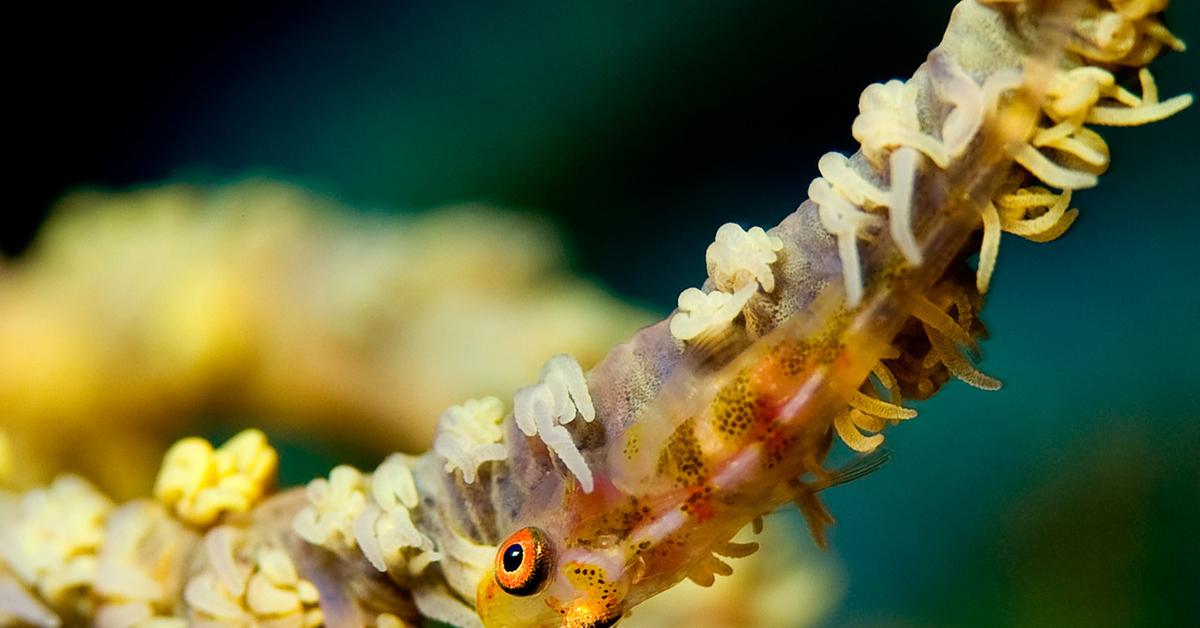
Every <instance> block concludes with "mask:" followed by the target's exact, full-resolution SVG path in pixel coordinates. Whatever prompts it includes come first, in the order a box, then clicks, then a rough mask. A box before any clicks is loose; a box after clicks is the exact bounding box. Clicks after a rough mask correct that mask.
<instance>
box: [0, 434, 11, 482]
mask: <svg viewBox="0 0 1200 628" xmlns="http://www.w3.org/2000/svg"><path fill="white" fill-rule="evenodd" d="M12 467H13V459H12V441H11V440H9V438H8V432H5V431H4V430H0V485H3V484H4V483H6V482H8V478H9V476H11V475H12Z"/></svg>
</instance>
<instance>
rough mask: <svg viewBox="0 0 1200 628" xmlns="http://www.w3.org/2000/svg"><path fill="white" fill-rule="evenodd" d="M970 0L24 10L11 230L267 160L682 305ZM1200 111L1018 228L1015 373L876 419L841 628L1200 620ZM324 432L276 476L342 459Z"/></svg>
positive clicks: (1010, 360)
mask: <svg viewBox="0 0 1200 628" xmlns="http://www.w3.org/2000/svg"><path fill="white" fill-rule="evenodd" d="M1176 4H1177V5H1178V6H1177V7H1173V9H1172V12H1171V13H1170V14H1169V17H1170V18H1171V20H1170V23H1171V25H1172V27H1173V28H1174V29H1175V31H1176V32H1177V33H1178V34H1179V35H1180V36H1182V37H1183V38H1184V39H1185V40H1190V41H1192V42H1193V43H1196V42H1200V11H1198V9H1197V5H1196V2H1194V1H1186V0H1180V1H1177V3H1176ZM949 5H950V3H948V2H890V1H884V0H873V1H859V2H841V3H820V4H819V5H818V3H812V2H791V3H782V2H695V3H682V2H651V3H646V2H640V3H632V2H622V3H615V2H614V3H586V4H585V3H566V2H529V3H520V4H515V5H510V6H505V7H503V8H502V7H501V6H500V5H499V4H498V3H497V4H492V3H486V4H485V3H466V2H439V3H428V4H414V3H387V2H367V3H356V4H353V5H352V6H341V7H336V8H335V7H334V6H333V5H332V4H324V3H282V2H280V3H250V4H245V5H242V4H232V3H228V4H224V3H216V4H206V5H203V7H201V5H193V6H190V7H188V6H187V5H185V16H184V17H179V16H176V15H175V14H174V13H171V14H168V13H167V12H166V11H164V10H161V9H158V10H147V9H141V8H139V9H133V8H128V7H126V8H119V9H116V8H108V7H105V8H103V9H86V10H84V11H86V13H79V12H77V11H78V10H69V9H62V10H59V9H55V10H54V11H53V13H49V12H47V13H38V12H37V10H36V9H32V10H31V11H33V12H34V13H33V14H30V15H28V16H22V17H20V18H18V19H15V20H14V24H15V25H17V26H19V27H20V28H22V29H23V30H25V31H26V32H27V34H32V35H35V37H34V39H35V40H36V41H37V43H36V44H35V45H33V46H32V47H31V48H29V49H26V50H23V51H22V54H21V55H17V56H12V55H10V57H9V60H8V61H7V62H6V64H7V65H8V66H9V70H10V71H9V72H8V75H9V77H10V79H9V87H10V89H9V93H10V94H11V95H10V96H9V99H10V100H11V102H10V106H11V107H13V111H12V113H11V118H10V119H11V120H12V128H11V129H10V131H11V143H10V146H9V148H10V150H11V151H12V153H13V154H14V155H16V156H17V157H18V161H19V162H20V163H19V164H18V165H17V166H15V167H14V172H13V175H14V178H13V179H11V180H10V186H13V187H15V188H17V191H16V198H15V200H14V205H13V206H10V207H16V208H19V211H17V212H13V213H11V214H10V216H9V217H7V218H6V219H5V220H6V223H5V225H4V226H5V229H4V230H3V232H2V233H0V244H2V245H3V247H4V250H6V251H8V252H9V253H14V252H17V251H19V250H21V248H22V247H23V246H24V245H25V243H26V242H27V241H28V238H29V237H30V235H31V234H32V233H33V229H34V227H35V225H36V224H37V223H38V221H39V220H40V219H41V216H42V214H43V212H44V210H45V208H46V207H48V206H49V205H50V203H51V202H52V200H53V199H54V198H55V197H57V196H58V195H60V194H62V193H64V192H65V191H67V190H69V189H70V188H72V187H75V186H78V185H84V184H86V185H96V184H99V185H108V186H122V185H128V184H134V183H143V182H148V181H158V180H163V179H169V178H180V177H182V178H189V179H207V180H228V179H232V178H238V177H241V176H245V175H247V174H268V175H273V176H279V177H283V178H286V179H290V180H293V181H297V182H301V183H303V184H305V185H308V186H310V187H313V188H315V189H317V190H320V191H322V192H325V193H328V194H332V195H334V196H336V197H338V198H340V199H342V200H344V201H346V202H347V203H349V204H352V205H354V206H357V207H363V208H367V209H372V210H374V209H378V210H379V211H393V210H397V209H399V210H403V211H419V210H421V209H424V208H428V207H432V206H437V205H441V204H445V203H449V202H454V201H461V200H484V201H488V202H493V203H496V204H500V205H504V206H509V207H517V208H525V209H528V210H530V211H535V212H539V213H542V214H544V215H546V216H548V217H550V218H551V219H552V220H554V221H555V222H557V223H558V224H559V225H560V226H561V227H562V228H563V229H564V231H565V233H566V235H567V237H568V238H569V240H570V242H571V244H572V246H573V251H574V257H573V264H574V265H575V268H576V270H578V271H579V272H582V273H585V274H588V275H591V276H593V277H596V278H598V279H599V280H600V281H602V282H603V283H604V284H606V285H607V286H609V287H611V288H612V289H613V290H614V291H615V292H616V293H617V294H618V295H621V296H622V297H625V298H628V299H633V300H636V301H639V302H642V303H645V304H648V305H650V306H652V307H656V308H658V309H660V310H661V311H663V312H665V311H667V310H668V309H669V308H670V307H671V306H672V305H673V301H674V298H675V296H676V295H677V294H678V292H679V291H680V290H681V289H682V288H684V287H687V286H689V285H695V284H698V283H699V282H700V281H702V279H703V277H704V264H703V251H704V248H705V246H706V245H707V244H708V242H709V241H711V238H712V234H713V233H714V231H715V229H716V227H717V226H718V225H720V224H721V223H722V222H725V221H729V220H735V221H741V222H743V223H745V224H760V225H764V226H766V225H770V224H774V223H775V222H777V221H778V220H779V219H781V218H782V217H783V216H785V215H786V214H787V213H788V212H789V211H791V209H792V208H793V207H794V206H795V205H796V204H798V203H799V202H800V201H801V200H803V199H804V198H805V190H806V188H807V185H808V182H809V181H810V180H811V179H812V177H813V176H815V174H816V171H815V164H816V160H817V158H818V157H819V156H820V154H821V153H823V152H824V151H826V150H830V149H836V150H842V151H850V150H852V149H853V147H854V145H853V141H852V139H851V137H850V134H849V128H850V122H851V120H852V119H853V117H854V115H855V113H856V111H857V108H856V104H857V98H858V93H859V92H860V91H861V89H862V88H863V87H864V86H865V85H866V84H867V83H869V82H873V81H878V80H883V79H887V78H893V77H897V76H907V75H908V74H909V73H911V72H912V70H913V69H914V68H915V67H916V66H917V65H918V64H919V63H920V62H921V60H922V59H923V58H924V55H925V52H926V51H927V50H928V49H929V48H932V47H933V46H934V45H936V43H937V41H938V39H939V37H940V33H941V30H942V29H943V27H944V24H945V18H946V15H947V11H948V7H949ZM144 20H148V24H147V23H146V22H144ZM1197 54H1200V53H1196V52H1193V53H1189V54H1187V55H1171V56H1169V57H1168V58H1165V59H1163V60H1161V61H1160V63H1159V64H1158V65H1156V74H1157V76H1158V78H1159V83H1160V86H1161V89H1162V92H1163V93H1164V95H1165V96H1170V95H1173V94H1175V93H1178V92H1180V91H1188V90H1191V91H1197V88H1198V87H1200V80H1197V78H1198V75H1200V72H1198V71H1197V68H1200V61H1198V59H1200V57H1197ZM1198 120H1200V113H1198V112H1197V110H1196V109H1195V107H1193V109H1192V110H1189V111H1187V112H1184V113H1183V114H1182V115H1180V116H1177V117H1176V118H1174V119H1172V120H1169V121H1167V122H1164V123H1160V124H1157V125H1154V126H1153V127H1149V128H1138V129H1118V130H1113V131H1110V132H1106V133H1105V137H1106V138H1108V139H1109V142H1110V146H1111V148H1112V152H1113V165H1112V169H1111V171H1110V173H1109V174H1108V175H1106V176H1105V177H1104V178H1103V179H1102V181H1101V185H1100V187H1099V188H1098V189H1095V190H1089V191H1085V192H1082V193H1079V194H1078V195H1077V196H1076V202H1075V204H1076V205H1077V206H1078V207H1080V208H1081V210H1082V214H1081V217H1080V219H1079V220H1078V221H1077V222H1076V224H1075V225H1074V226H1073V227H1072V228H1071V230H1070V232H1069V233H1068V234H1067V235H1066V236H1065V237H1063V238H1062V239H1061V240H1059V241H1057V242H1054V243H1052V244H1045V245H1034V244H1030V243H1027V242H1024V241H1021V240H1019V239H1016V238H1011V237H1006V238H1005V239H1004V241H1003V244H1002V247H1001V261H1000V264H999V270H998V273H997V275H996V278H995V280H994V282H993V286H992V291H991V294H990V295H989V299H988V306H987V308H986V309H985V311H984V318H985V321H986V322H987V324H988V326H989V328H990V331H991V334H992V338H991V339H990V340H989V341H988V342H987V343H986V344H985V352H986V358H985V360H984V362H983V367H984V369H985V370H986V371H988V372H989V373H991V374H994V375H996V376H998V377H1000V378H1001V379H1003V380H1004V382H1005V387H1004V389H1003V390H1001V391H1000V392H997V393H983V392H980V391H976V390H973V389H970V388H968V387H966V386H965V385H962V384H957V383H956V384H951V385H950V386H948V387H947V388H946V390H945V391H944V392H943V393H942V394H939V395H938V396H937V397H936V398H934V399H933V400H931V401H930V402H927V403H924V404H921V406H920V409H921V417H920V418H918V419H917V420H916V421H914V422H912V423H909V424H906V425H903V426H900V427H898V428H896V429H893V430H891V431H889V432H888V443H889V446H890V447H891V448H892V449H893V451H894V453H895V456H894V459H893V462H891V463H890V464H889V465H888V467H887V468H886V469H885V470H884V471H882V472H880V473H878V474H876V475H874V476H872V477H870V478H869V479H866V480H863V481H860V482H857V483H855V484H853V485H851V486H847V487H845V488H840V489H836V490H834V491H832V492H831V494H830V495H829V497H828V499H829V503H830V505H831V507H832V509H833V511H834V513H835V514H836V515H837V516H838V517H839V520H840V522H839V525H838V526H837V528H836V529H835V531H834V536H833V545H834V548H835V549H834V551H835V552H836V553H837V554H838V555H839V556H840V557H841V558H842V560H843V561H844V562H845V564H846V569H847V576H846V577H847V583H848V590H847V595H846V599H845V601H844V603H843V604H842V605H841V606H840V608H839V610H838V611H837V613H836V614H835V615H834V617H832V618H831V620H830V623H831V624H832V625H843V626H844V625H881V624H884V625H959V626H962V625H997V626H1002V625H1041V626H1061V625H1089V626H1095V625H1122V626H1130V625H1193V626H1194V625H1200V576H1198V574H1200V540H1198V533H1200V462H1198V450H1197V448H1198V446H1200V376H1198V375H1197V373H1196V370H1195V369H1196V365H1197V363H1198V362H1197V359H1198V356H1200V330H1198V325H1200V288H1198V285H1200V284H1198V280H1197V272H1196V269H1197V266H1198V264H1197V251H1200V245H1198V242H1200V207H1198V203H1197V196H1198V193H1200V168H1198V167H1197V160H1198V156H1197V147H1198V146H1200V132H1198ZM313 451H314V450H313V449H311V448H309V449H307V451H306V458H305V459H306V460H309V462H310V464H307V465H306V466H304V468H298V467H292V468H291V469H285V471H286V472H287V474H288V475H287V477H293V478H298V477H307V476H308V475H311V474H313V473H319V472H322V471H323V470H324V468H325V467H327V466H328V463H329V460H330V458H329V457H327V456H322V455H321V454H320V450H319V449H317V450H315V451H317V452H318V453H313ZM300 453H301V452H300V451H299V450H298V451H297V452H296V453H295V456H296V457H295V458H292V459H293V460H294V459H297V458H299V457H300ZM287 459H288V456H285V461H286V460H287ZM797 542H798V543H808V542H809V541H808V540H807V538H806V537H805V536H804V535H803V534H801V533H798V534H797Z"/></svg>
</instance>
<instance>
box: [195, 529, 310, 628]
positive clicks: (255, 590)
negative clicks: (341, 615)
mask: <svg viewBox="0 0 1200 628" xmlns="http://www.w3.org/2000/svg"><path fill="white" fill-rule="evenodd" d="M204 546H205V548H204V549H205V559H206V561H207V564H206V568H204V569H202V570H201V571H200V572H199V573H197V574H195V575H194V576H192V577H191V578H190V579H189V580H188V583H187V585H186V586H185V587H184V591H183V597H184V600H185V601H186V602H187V604H188V606H189V607H190V617H189V625H192V626H214V627H215V626H229V625H237V626H258V625H264V626H276V625H279V626H295V627H297V628H303V627H305V626H320V625H322V623H323V621H324V620H323V617H322V614H321V610H320V608H319V607H318V601H319V600H318V598H319V594H318V591H317V588H316V586H314V585H313V583H312V582H309V581H308V580H305V579H303V578H301V577H300V575H299V573H298V572H297V570H296V565H295V563H294V562H292V558H291V556H289V555H288V554H287V553H286V552H284V551H283V550H282V549H280V548H279V547H276V546H274V545H270V544H264V543H248V542H247V539H246V538H245V535H244V534H243V533H242V532H241V531H240V530H238V529H236V528H232V527H219V528H214V529H213V530H211V531H210V532H209V533H208V535H207V536H206V537H205V540H204Z"/></svg>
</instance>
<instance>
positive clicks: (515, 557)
mask: <svg viewBox="0 0 1200 628" xmlns="http://www.w3.org/2000/svg"><path fill="white" fill-rule="evenodd" d="M523 562H525V548H523V547H521V544H520V543H513V544H512V545H509V546H508V549H506V550H504V571H516V570H518V569H520V568H521V563H523Z"/></svg>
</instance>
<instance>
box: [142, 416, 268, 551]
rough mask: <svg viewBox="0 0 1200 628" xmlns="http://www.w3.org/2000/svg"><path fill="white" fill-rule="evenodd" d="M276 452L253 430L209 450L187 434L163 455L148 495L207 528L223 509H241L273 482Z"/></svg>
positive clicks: (244, 508) (202, 442) (184, 518)
mask: <svg viewBox="0 0 1200 628" xmlns="http://www.w3.org/2000/svg"><path fill="white" fill-rule="evenodd" d="M278 463H279V456H278V454H276V452H275V450H274V449H273V448H272V447H271V446H270V445H269V444H268V443H267V438H266V436H265V435H264V434H263V433H262V432H261V431H259V430H255V429H249V430H245V431H243V432H241V433H239V434H238V435H236V436H234V437H233V438H231V439H229V441H227V442H226V443H225V444H224V445H222V446H221V447H220V448H218V449H216V450H214V449H213V447H212V445H210V444H209V443H208V441H206V440H204V439H202V438H196V437H190V438H185V439H182V440H180V441H179V442H177V443H175V444H174V445H173V446H172V447H171V448H170V449H169V450H167V454H166V456H165V457H164V458H163V466H162V470H161V471H160V472H159V475H158V479H157V481H156V482H155V485H154V496H155V497H156V498H157V499H158V500H159V501H161V502H162V503H163V504H165V505H166V506H167V507H168V508H170V509H171V510H172V511H173V512H174V513H175V515H176V516H177V517H179V518H180V519H181V520H183V521H186V522H187V523H190V524H192V525H195V526H200V527H207V526H209V525H212V524H213V523H214V522H216V520H217V519H218V518H219V517H220V516H221V515H223V514H224V513H227V512H246V511H248V510H250V508H252V507H253V506H254V505H255V504H256V503H257V502H258V500H259V499H260V498H262V496H263V495H264V494H265V493H266V491H267V489H268V488H269V487H270V486H271V485H272V484H273V482H274V476H275V470H276V467H277V466H278Z"/></svg>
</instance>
